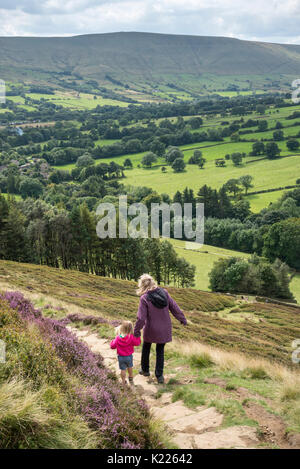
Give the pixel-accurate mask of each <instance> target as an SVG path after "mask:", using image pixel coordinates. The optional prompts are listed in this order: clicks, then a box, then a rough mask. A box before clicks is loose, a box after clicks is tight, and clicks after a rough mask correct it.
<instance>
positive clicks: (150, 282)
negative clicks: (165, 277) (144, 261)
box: [136, 274, 157, 296]
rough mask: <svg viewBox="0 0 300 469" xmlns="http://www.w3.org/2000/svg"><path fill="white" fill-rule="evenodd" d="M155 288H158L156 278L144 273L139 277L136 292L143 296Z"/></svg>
mask: <svg viewBox="0 0 300 469" xmlns="http://www.w3.org/2000/svg"><path fill="white" fill-rule="evenodd" d="M155 288H157V283H156V281H155V280H154V278H153V277H151V275H149V274H143V275H141V276H140V278H139V281H138V289H137V291H136V294H137V295H139V296H141V295H143V294H144V293H146V292H147V291H149V290H154V289H155Z"/></svg>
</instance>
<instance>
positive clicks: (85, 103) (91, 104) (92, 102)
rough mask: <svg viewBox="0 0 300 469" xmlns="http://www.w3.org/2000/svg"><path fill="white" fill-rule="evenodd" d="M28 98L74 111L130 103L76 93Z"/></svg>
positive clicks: (58, 93)
mask: <svg viewBox="0 0 300 469" xmlns="http://www.w3.org/2000/svg"><path fill="white" fill-rule="evenodd" d="M26 96H28V97H29V98H32V99H35V100H41V99H42V98H43V99H45V100H46V101H51V102H54V103H55V104H57V105H59V106H64V107H70V108H74V109H94V108H95V107H96V106H120V107H127V106H128V103H125V102H123V101H117V100H113V99H105V98H102V97H101V96H96V99H94V95H92V94H87V93H80V94H79V96H78V97H77V95H76V94H74V93H62V92H61V93H60V92H58V91H57V92H56V93H55V94H54V95H51V94H39V93H27V94H26Z"/></svg>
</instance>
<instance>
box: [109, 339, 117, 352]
mask: <svg viewBox="0 0 300 469" xmlns="http://www.w3.org/2000/svg"><path fill="white" fill-rule="evenodd" d="M110 348H113V349H114V348H117V337H116V338H115V339H114V340H112V341H111V343H110Z"/></svg>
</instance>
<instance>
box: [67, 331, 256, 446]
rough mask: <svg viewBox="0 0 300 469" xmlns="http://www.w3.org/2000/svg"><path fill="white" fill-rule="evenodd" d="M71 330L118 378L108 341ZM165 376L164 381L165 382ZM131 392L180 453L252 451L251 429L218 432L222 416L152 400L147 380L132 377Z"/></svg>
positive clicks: (166, 399) (168, 397)
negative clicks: (143, 403)
mask: <svg viewBox="0 0 300 469" xmlns="http://www.w3.org/2000/svg"><path fill="white" fill-rule="evenodd" d="M69 329H71V330H72V331H73V332H74V333H75V334H76V335H77V337H78V338H80V339H81V340H83V341H84V342H86V343H87V344H88V346H89V347H90V349H91V350H92V351H93V352H95V353H100V354H101V355H102V356H103V358H104V363H105V365H106V366H107V367H109V368H111V369H112V370H114V371H115V372H116V373H117V375H118V376H119V369H118V364H117V360H116V352H115V350H111V349H110V347H109V340H107V339H101V338H99V337H98V335H97V334H94V333H90V331H88V330H78V329H75V328H71V327H69ZM140 358H141V353H140V352H139V351H136V352H135V354H134V363H135V368H138V365H139V362H140ZM167 378H168V377H167V375H166V379H167ZM133 390H134V392H136V393H137V394H139V396H140V397H143V398H144V399H145V401H146V402H147V404H148V405H149V407H150V409H151V412H152V414H153V416H154V417H156V418H158V419H159V420H161V421H163V422H164V423H165V425H166V426H167V428H168V430H169V432H170V433H171V435H172V439H173V441H174V443H175V444H176V445H177V446H178V448H181V449H218V448H236V449H237V448H239V449H242V448H255V447H256V446H257V445H258V444H259V440H258V437H257V434H256V429H255V428H254V427H248V426H233V427H229V428H221V425H222V422H223V415H222V414H220V413H219V412H218V411H217V410H216V409H215V408H214V407H205V406H203V407H197V408H196V409H193V410H192V409H189V408H188V407H186V406H185V405H184V403H183V401H176V402H172V393H163V394H162V396H161V397H160V398H159V399H156V394H157V391H158V390H159V385H158V384H157V383H156V381H154V380H153V379H152V378H151V377H150V378H146V377H144V376H141V375H137V376H135V377H134V387H133Z"/></svg>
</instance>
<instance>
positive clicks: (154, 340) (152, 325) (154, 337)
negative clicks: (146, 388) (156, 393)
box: [134, 274, 187, 384]
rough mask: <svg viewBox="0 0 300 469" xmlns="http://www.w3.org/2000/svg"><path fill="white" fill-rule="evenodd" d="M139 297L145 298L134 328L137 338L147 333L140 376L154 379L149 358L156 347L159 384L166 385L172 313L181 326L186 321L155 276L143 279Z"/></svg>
mask: <svg viewBox="0 0 300 469" xmlns="http://www.w3.org/2000/svg"><path fill="white" fill-rule="evenodd" d="M137 294H138V295H139V296H140V297H141V298H140V304H139V310H138V314H137V321H136V324H135V328H134V335H135V337H140V335H141V329H143V328H144V330H143V339H144V342H143V349H142V361H141V370H140V374H141V375H144V376H150V373H149V355H150V349H151V344H156V367H155V376H156V378H157V381H158V383H160V384H163V383H164V376H163V370H164V347H165V344H166V343H167V342H171V341H172V323H171V318H170V314H169V311H170V312H171V313H172V314H173V316H175V318H176V319H178V321H180V322H181V324H184V325H186V324H187V321H186V318H185V316H184V314H183V312H182V311H181V309H180V308H179V306H178V305H177V304H176V302H175V301H174V300H173V299H172V298H171V296H170V295H169V293H168V292H167V291H166V290H164V289H163V288H160V287H158V286H157V283H156V282H155V280H154V279H153V278H152V277H151V275H148V274H143V275H142V276H141V277H140V278H139V283H138V289H137Z"/></svg>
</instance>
